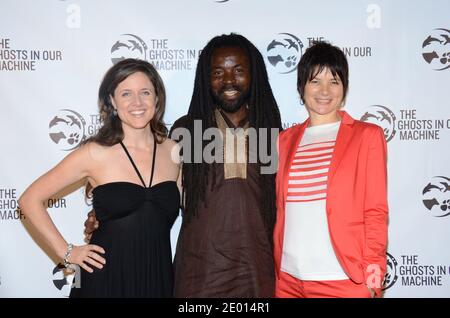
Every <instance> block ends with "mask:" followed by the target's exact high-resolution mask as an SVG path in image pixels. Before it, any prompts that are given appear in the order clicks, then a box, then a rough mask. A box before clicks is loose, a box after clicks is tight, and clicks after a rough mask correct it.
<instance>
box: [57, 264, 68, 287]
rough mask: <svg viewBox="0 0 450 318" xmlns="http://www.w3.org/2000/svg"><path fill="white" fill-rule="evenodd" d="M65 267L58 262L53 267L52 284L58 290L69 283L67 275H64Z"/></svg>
mask: <svg viewBox="0 0 450 318" xmlns="http://www.w3.org/2000/svg"><path fill="white" fill-rule="evenodd" d="M65 268H66V267H65V266H64V265H63V264H61V263H59V264H58V265H56V266H55V268H53V284H54V285H55V287H56V288H58V289H59V290H61V289H62V288H63V287H64V286H66V285H70V282H69V280H68V279H67V276H66V275H64V270H65Z"/></svg>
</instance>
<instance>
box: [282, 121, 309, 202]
mask: <svg viewBox="0 0 450 318" xmlns="http://www.w3.org/2000/svg"><path fill="white" fill-rule="evenodd" d="M308 124H309V118H308V119H307V120H306V121H304V122H303V123H302V124H300V125H299V126H298V127H297V129H295V132H294V134H293V135H292V137H291V138H289V140H286V144H285V145H284V147H283V148H284V149H287V151H288V153H287V154H286V157H285V158H286V161H285V162H284V167H283V177H284V179H283V180H284V183H283V208H284V207H285V206H286V198H287V192H288V182H289V169H290V168H291V163H292V160H294V157H295V153H296V152H297V148H298V145H299V144H300V140H301V139H302V136H303V133H304V132H305V129H306V127H308Z"/></svg>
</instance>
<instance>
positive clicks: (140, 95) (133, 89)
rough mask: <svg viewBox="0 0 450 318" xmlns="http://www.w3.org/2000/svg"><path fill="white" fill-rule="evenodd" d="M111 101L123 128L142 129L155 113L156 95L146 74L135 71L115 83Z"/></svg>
mask: <svg viewBox="0 0 450 318" xmlns="http://www.w3.org/2000/svg"><path fill="white" fill-rule="evenodd" d="M111 101H112V103H113V106H114V108H115V109H116V110H117V115H118V116H119V118H120V120H121V122H122V127H123V129H124V130H125V129H128V128H134V129H143V128H146V127H148V126H149V123H150V120H151V119H152V118H153V116H154V115H155V111H156V104H157V101H158V97H157V96H156V93H155V88H154V86H153V84H152V82H151V81H150V79H149V78H148V77H147V75H145V74H144V73H143V72H136V73H133V74H131V75H130V76H128V77H127V78H126V79H125V80H123V81H122V82H120V83H119V85H117V87H116V89H115V90H114V96H111Z"/></svg>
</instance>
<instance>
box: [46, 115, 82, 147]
mask: <svg viewBox="0 0 450 318" xmlns="http://www.w3.org/2000/svg"><path fill="white" fill-rule="evenodd" d="M48 128H49V136H50V139H51V140H52V141H53V142H54V143H55V144H57V145H58V147H59V149H60V150H65V151H69V150H73V149H75V148H76V147H77V146H78V145H79V144H80V143H81V142H82V141H83V140H84V138H85V137H86V130H85V129H86V121H85V120H84V118H83V116H81V115H80V114H79V113H78V112H76V111H74V110H71V109H61V110H60V111H59V113H58V114H56V115H55V116H54V117H53V119H52V120H50V123H49V124H48Z"/></svg>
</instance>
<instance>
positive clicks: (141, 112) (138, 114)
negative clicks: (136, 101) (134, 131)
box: [130, 109, 145, 117]
mask: <svg viewBox="0 0 450 318" xmlns="http://www.w3.org/2000/svg"><path fill="white" fill-rule="evenodd" d="M144 113H145V110H143V109H141V110H132V111H130V114H131V115H132V116H134V117H141V116H142V115H144Z"/></svg>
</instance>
